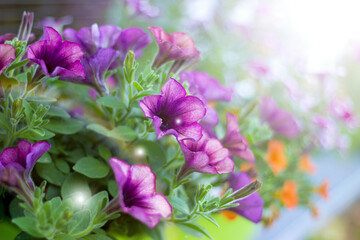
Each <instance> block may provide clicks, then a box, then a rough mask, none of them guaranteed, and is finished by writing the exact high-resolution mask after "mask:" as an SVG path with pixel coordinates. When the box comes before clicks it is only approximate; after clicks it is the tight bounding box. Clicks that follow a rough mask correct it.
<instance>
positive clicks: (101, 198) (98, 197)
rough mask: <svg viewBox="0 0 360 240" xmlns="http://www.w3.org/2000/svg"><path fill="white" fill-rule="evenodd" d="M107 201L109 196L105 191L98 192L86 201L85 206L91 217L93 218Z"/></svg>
mask: <svg viewBox="0 0 360 240" xmlns="http://www.w3.org/2000/svg"><path fill="white" fill-rule="evenodd" d="M108 203H109V196H108V193H107V192H106V191H102V192H99V193H97V194H95V195H94V196H92V197H91V198H90V199H89V200H88V201H87V204H86V206H87V208H88V209H89V210H90V215H91V219H94V218H95V217H96V216H97V215H98V213H99V212H100V211H101V210H103V209H104V208H105V207H106V206H107V204H108Z"/></svg>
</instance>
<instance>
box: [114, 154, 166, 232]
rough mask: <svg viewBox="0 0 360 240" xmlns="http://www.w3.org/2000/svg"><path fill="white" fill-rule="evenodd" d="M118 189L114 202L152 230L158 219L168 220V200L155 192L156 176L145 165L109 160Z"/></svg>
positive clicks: (115, 159)
mask: <svg viewBox="0 0 360 240" xmlns="http://www.w3.org/2000/svg"><path fill="white" fill-rule="evenodd" d="M109 162H110V165H111V167H112V169H113V171H114V175H115V179H116V182H117V184H118V187H119V194H118V197H117V199H116V201H118V202H119V204H120V208H121V210H122V211H123V212H124V213H128V214H130V215H131V216H133V217H134V218H136V219H138V220H139V221H141V222H143V223H145V224H146V225H147V226H149V227H151V228H153V227H155V226H156V225H157V224H158V223H159V221H160V217H163V218H168V217H169V216H170V215H171V212H172V208H171V205H170V204H169V202H168V200H167V199H166V198H165V197H164V196H163V195H162V194H160V193H157V192H156V189H155V188H156V176H155V174H154V173H153V172H152V171H151V169H150V167H149V166H147V165H132V166H130V165H129V164H128V163H126V162H124V161H121V160H119V159H117V158H111V159H110V160H109Z"/></svg>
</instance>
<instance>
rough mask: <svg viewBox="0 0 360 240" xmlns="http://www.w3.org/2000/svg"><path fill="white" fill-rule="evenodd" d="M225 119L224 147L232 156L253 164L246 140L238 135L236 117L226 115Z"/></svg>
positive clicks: (253, 160) (252, 157)
mask: <svg viewBox="0 0 360 240" xmlns="http://www.w3.org/2000/svg"><path fill="white" fill-rule="evenodd" d="M226 118H227V131H226V135H225V138H224V139H223V140H222V143H223V145H224V147H226V148H227V149H229V150H230V152H231V154H232V155H235V156H237V157H239V158H242V159H244V160H245V161H248V162H250V163H254V162H255V156H254V154H253V152H252V151H251V150H250V148H249V145H248V142H247V140H246V138H245V137H244V136H242V135H241V133H240V129H239V124H238V120H237V117H236V116H235V115H234V114H232V113H227V114H226Z"/></svg>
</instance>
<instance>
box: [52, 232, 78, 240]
mask: <svg viewBox="0 0 360 240" xmlns="http://www.w3.org/2000/svg"><path fill="white" fill-rule="evenodd" d="M54 239H55V240H75V238H73V237H72V236H71V235H67V234H64V233H60V234H58V235H56V237H55V238H54Z"/></svg>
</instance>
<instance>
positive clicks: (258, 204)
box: [228, 172, 264, 223]
mask: <svg viewBox="0 0 360 240" xmlns="http://www.w3.org/2000/svg"><path fill="white" fill-rule="evenodd" d="M228 181H229V185H230V188H232V189H233V191H236V190H239V189H241V188H243V187H245V186H246V185H248V184H250V183H251V179H250V177H249V176H248V175H246V174H245V173H240V172H235V173H232V174H231V175H230V176H229V179H228ZM236 203H239V206H237V207H234V208H230V209H229V210H230V211H233V212H235V213H237V214H239V215H241V216H243V217H244V218H246V219H249V220H250V221H252V222H254V223H258V222H260V221H261V217H262V212H263V206H264V201H263V200H262V198H261V196H260V194H259V193H257V192H254V193H252V194H251V195H249V196H247V197H246V198H243V199H241V200H239V201H237V202H236Z"/></svg>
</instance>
